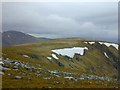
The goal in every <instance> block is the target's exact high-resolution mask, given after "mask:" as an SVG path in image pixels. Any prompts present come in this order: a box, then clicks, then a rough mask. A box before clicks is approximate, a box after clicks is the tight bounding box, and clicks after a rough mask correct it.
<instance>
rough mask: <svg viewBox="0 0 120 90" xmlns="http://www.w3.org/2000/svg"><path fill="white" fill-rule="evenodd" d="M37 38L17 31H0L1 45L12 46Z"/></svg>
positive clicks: (33, 40)
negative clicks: (0, 35) (0, 34)
mask: <svg viewBox="0 0 120 90" xmlns="http://www.w3.org/2000/svg"><path fill="white" fill-rule="evenodd" d="M37 40H38V39H37V38H35V37H33V36H31V35H28V34H26V33H22V32H19V31H6V32H3V33H2V45H3V46H12V45H17V44H23V43H30V42H35V41H37Z"/></svg>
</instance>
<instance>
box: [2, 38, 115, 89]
mask: <svg viewBox="0 0 120 90" xmlns="http://www.w3.org/2000/svg"><path fill="white" fill-rule="evenodd" d="M82 41H90V40H87V39H78V38H74V39H57V40H48V41H47V40H46V41H40V42H36V43H31V44H23V45H18V46H11V47H3V48H2V49H3V57H4V58H10V59H14V60H21V61H23V62H29V63H31V65H33V66H35V67H45V68H48V69H50V70H61V71H67V72H76V73H80V74H83V73H86V74H97V75H100V76H102V75H108V76H110V77H112V76H114V75H116V74H117V71H116V70H115V69H114V68H113V67H112V66H111V65H110V64H108V63H107V58H106V57H105V56H104V54H103V52H101V51H100V50H99V49H97V48H95V47H93V46H92V45H90V44H85V43H83V42H82ZM93 41H95V40H93ZM73 46H74V47H75V46H81V47H85V46H86V47H88V48H89V50H88V51H87V52H86V55H85V56H82V57H81V59H80V61H76V60H75V59H74V58H73V62H71V61H68V60H64V59H65V58H62V57H61V56H58V57H59V58H60V60H59V61H60V62H62V63H64V65H65V67H59V66H58V65H57V64H56V62H55V60H54V61H52V62H51V61H49V60H48V59H47V58H46V57H47V56H51V50H52V49H56V48H65V47H73ZM109 50H110V51H111V52H113V54H114V55H116V56H117V50H115V49H114V48H113V47H109ZM22 55H30V56H31V55H32V56H34V57H35V58H25V57H23V56H22ZM69 64H71V65H72V66H73V68H71V67H70V66H69ZM100 65H102V67H103V70H102V69H101V68H99V67H98V66H100ZM92 66H94V68H95V69H96V71H94V72H90V71H89V70H87V69H89V68H90V67H92ZM20 72H22V71H20V70H19V71H13V70H11V71H6V72H5V73H13V74H15V75H17V74H19V73H20ZM28 72H29V74H27V75H26V78H27V76H28V77H32V80H28V79H26V80H23V79H22V80H16V79H13V77H9V76H7V75H4V76H3V87H48V86H51V87H86V86H88V87H111V84H110V86H105V85H97V84H95V81H91V83H94V84H90V83H88V81H87V82H86V81H84V80H83V82H82V83H83V84H81V82H77V83H76V82H73V81H68V80H66V79H64V78H61V77H60V78H59V79H58V78H57V79H58V81H60V82H61V83H60V84H58V85H57V84H55V83H54V81H55V80H56V78H55V77H53V79H52V80H49V81H46V80H44V79H43V78H42V76H41V77H36V76H35V75H34V73H33V72H30V71H28ZM43 75H46V74H43ZM101 82H102V81H101ZM26 83H27V84H26ZM103 83H108V82H103ZM24 84H25V85H24ZM112 84H113V86H114V83H112Z"/></svg>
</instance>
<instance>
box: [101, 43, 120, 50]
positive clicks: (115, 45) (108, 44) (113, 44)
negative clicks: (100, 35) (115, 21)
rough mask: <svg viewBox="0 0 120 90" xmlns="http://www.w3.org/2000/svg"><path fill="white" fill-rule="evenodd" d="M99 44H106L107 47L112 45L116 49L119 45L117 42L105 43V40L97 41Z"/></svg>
mask: <svg viewBox="0 0 120 90" xmlns="http://www.w3.org/2000/svg"><path fill="white" fill-rule="evenodd" d="M99 43H100V44H104V45H106V46H107V47H109V46H113V47H115V48H116V49H117V50H118V47H119V45H118V44H115V43H106V42H99Z"/></svg>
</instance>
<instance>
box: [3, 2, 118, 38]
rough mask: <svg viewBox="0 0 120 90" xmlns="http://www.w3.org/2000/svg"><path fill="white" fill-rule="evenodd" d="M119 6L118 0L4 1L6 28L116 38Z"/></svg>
mask: <svg viewBox="0 0 120 90" xmlns="http://www.w3.org/2000/svg"><path fill="white" fill-rule="evenodd" d="M116 9H117V3H3V12H2V15H3V17H2V18H3V30H5V31H6V30H18V31H19V30H20V31H23V32H26V33H31V34H40V35H41V36H44V35H45V36H47V37H56V38H57V37H58V38H62V37H84V38H92V39H104V40H117V37H118V36H117V34H118V31H117V10H116ZM104 34H107V35H104Z"/></svg>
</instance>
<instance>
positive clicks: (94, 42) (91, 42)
mask: <svg viewBox="0 0 120 90" xmlns="http://www.w3.org/2000/svg"><path fill="white" fill-rule="evenodd" d="M84 43H86V44H88V43H89V44H94V43H95V42H84Z"/></svg>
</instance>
